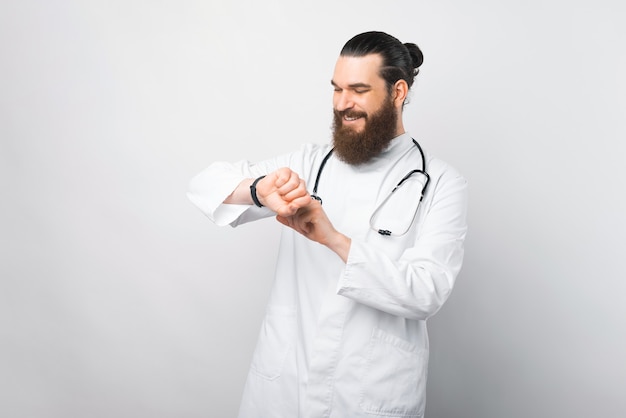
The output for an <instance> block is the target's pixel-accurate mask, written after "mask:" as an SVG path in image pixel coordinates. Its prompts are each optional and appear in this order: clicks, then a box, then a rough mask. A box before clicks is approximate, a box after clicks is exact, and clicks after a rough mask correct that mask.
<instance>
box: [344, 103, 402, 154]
mask: <svg viewBox="0 0 626 418" xmlns="http://www.w3.org/2000/svg"><path fill="white" fill-rule="evenodd" d="M333 113H334V118H333V145H334V147H335V151H334V153H335V155H337V157H339V159H340V160H342V161H343V162H345V163H348V164H351V165H361V164H364V163H366V162H368V161H370V160H371V159H372V158H374V157H376V156H377V155H378V154H380V153H381V152H382V151H384V150H385V149H386V148H387V146H388V145H389V143H390V142H391V140H392V139H393V138H395V137H396V124H397V121H398V111H397V110H396V108H395V106H394V105H393V101H392V100H391V99H390V100H388V101H385V102H384V103H383V105H382V107H381V108H380V110H379V111H377V112H376V113H374V114H372V115H367V116H366V115H365V114H364V113H360V112H351V111H349V110H348V111H341V112H340V111H337V110H334V111H333ZM345 115H348V116H366V119H365V127H364V128H363V130H362V131H361V132H355V131H354V130H353V129H352V128H347V127H345V126H343V117H344V116H345Z"/></svg>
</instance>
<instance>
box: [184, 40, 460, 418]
mask: <svg viewBox="0 0 626 418" xmlns="http://www.w3.org/2000/svg"><path fill="white" fill-rule="evenodd" d="M422 61H423V57H422V53H421V51H420V49H419V48H418V47H417V46H416V45H415V44H412V43H406V44H403V43H401V42H400V41H399V40H398V39H396V38H394V37H393V36H391V35H388V34H386V33H383V32H366V33H362V34H359V35H357V36H355V37H354V38H352V39H351V40H349V41H348V42H347V43H346V44H345V46H344V47H343V49H342V50H341V53H340V56H339V58H338V60H337V63H336V66H335V71H334V74H333V77H332V80H331V84H332V86H333V88H334V93H333V106H334V122H333V141H332V144H330V145H324V146H320V145H313V144H308V145H304V146H303V147H302V148H301V149H300V150H299V151H297V152H293V153H291V154H287V155H284V156H281V157H277V158H273V159H270V160H267V161H263V162H259V163H256V164H250V163H248V162H246V161H241V162H238V163H224V162H220V163H213V164H212V165H210V166H209V167H208V168H207V169H206V170H204V171H203V172H201V173H200V174H198V175H197V176H196V177H194V179H193V180H192V181H191V184H190V191H189V193H188V196H189V198H190V199H191V201H192V202H193V203H194V204H195V205H196V206H198V208H199V209H200V210H202V212H204V213H205V214H206V215H207V216H208V217H209V218H210V219H211V220H212V221H213V222H215V223H216V224H218V225H227V224H229V225H231V226H237V225H240V224H242V223H245V222H249V221H253V220H257V219H260V218H264V217H268V216H276V219H277V220H278V221H279V222H280V224H282V225H283V226H284V227H283V231H282V236H281V243H280V248H279V255H278V257H279V259H278V263H277V267H276V273H275V280H274V284H273V287H272V292H271V295H270V300H269V302H268V307H267V312H266V315H265V318H264V320H263V325H262V327H261V332H260V334H259V339H258V342H257V346H256V349H255V352H254V356H253V359H252V364H251V366H250V371H249V374H248V378H247V382H246V386H245V388H244V394H243V399H242V402H241V407H240V411H239V416H240V417H285V418H294V417H341V418H345V417H351V418H355V417H357V418H358V417H369V418H372V417H376V416H379V417H422V416H423V414H424V408H425V392H426V375H427V367H428V336H427V331H426V320H427V319H428V318H429V317H430V316H432V315H433V314H435V313H436V312H437V311H438V310H439V308H441V306H442V305H443V303H444V302H445V301H446V299H447V298H448V296H449V295H450V292H451V291H452V287H453V285H454V281H455V279H456V276H457V274H458V273H459V271H460V268H461V264H462V260H463V242H464V239H465V234H466V230H467V225H466V206H467V185H466V181H465V180H464V178H463V177H462V176H461V175H460V174H459V173H458V172H457V171H456V170H454V169H453V168H452V167H450V166H449V165H447V164H445V163H444V162H442V161H441V160H438V159H436V158H434V157H432V156H430V155H427V154H424V152H423V151H422V149H421V147H420V146H419V144H418V143H417V141H415V140H414V139H413V138H411V136H410V135H409V134H408V133H406V132H405V130H404V127H403V122H402V111H403V108H404V104H405V102H406V99H407V95H408V93H409V90H410V88H411V86H412V85H413V82H414V78H415V76H416V75H417V73H418V71H419V70H418V68H419V67H420V65H421V64H422ZM322 196H323V199H322Z"/></svg>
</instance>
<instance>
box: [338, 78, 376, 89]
mask: <svg viewBox="0 0 626 418" xmlns="http://www.w3.org/2000/svg"><path fill="white" fill-rule="evenodd" d="M330 84H332V85H333V86H334V87H338V88H339V86H338V85H337V83H335V81H334V80H330ZM348 87H349V88H351V89H359V88H360V89H369V88H372V86H371V85H369V84H367V83H352V84H348Z"/></svg>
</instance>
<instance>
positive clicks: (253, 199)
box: [250, 176, 265, 208]
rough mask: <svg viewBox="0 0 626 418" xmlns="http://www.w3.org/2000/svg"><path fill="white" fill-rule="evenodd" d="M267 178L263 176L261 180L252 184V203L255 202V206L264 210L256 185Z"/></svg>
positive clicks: (258, 179)
mask: <svg viewBox="0 0 626 418" xmlns="http://www.w3.org/2000/svg"><path fill="white" fill-rule="evenodd" d="M263 177H265V176H261V177H259V178H257V179H256V180H254V181H253V182H252V184H251V185H250V196H252V201H253V202H254V204H255V205H257V206H258V207H260V208H262V207H263V205H262V204H261V202H259V198H258V197H257V195H256V184H257V183H258V182H259V181H260V180H261V179H262V178H263Z"/></svg>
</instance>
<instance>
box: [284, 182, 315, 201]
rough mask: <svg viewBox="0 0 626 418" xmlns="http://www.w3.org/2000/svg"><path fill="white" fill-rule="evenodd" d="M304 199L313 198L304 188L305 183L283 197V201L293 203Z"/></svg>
mask: <svg viewBox="0 0 626 418" xmlns="http://www.w3.org/2000/svg"><path fill="white" fill-rule="evenodd" d="M302 197H308V198H310V197H311V196H310V195H309V192H308V191H307V190H306V188H305V187H304V182H302V183H301V184H300V186H299V187H297V188H295V189H293V190H292V191H290V192H289V193H285V194H284V195H282V198H283V200H285V201H286V202H291V201H293V200H295V199H298V198H302Z"/></svg>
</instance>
